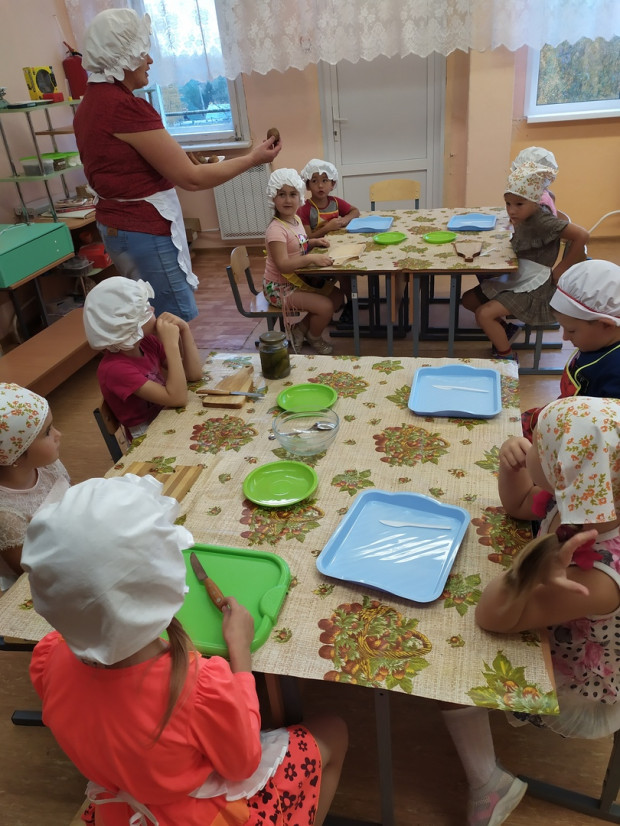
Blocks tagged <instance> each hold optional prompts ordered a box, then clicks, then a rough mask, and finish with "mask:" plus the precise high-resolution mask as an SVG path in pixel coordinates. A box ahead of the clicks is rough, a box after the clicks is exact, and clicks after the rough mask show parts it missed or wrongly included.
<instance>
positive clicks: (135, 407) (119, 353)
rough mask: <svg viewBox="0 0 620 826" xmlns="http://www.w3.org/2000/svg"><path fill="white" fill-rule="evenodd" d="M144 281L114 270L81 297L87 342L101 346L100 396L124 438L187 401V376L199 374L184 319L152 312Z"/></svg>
mask: <svg viewBox="0 0 620 826" xmlns="http://www.w3.org/2000/svg"><path fill="white" fill-rule="evenodd" d="M153 297H154V293H153V288H152V287H151V285H150V284H148V283H147V282H146V281H141V280H138V281H133V280H132V279H130V278H123V277H122V276H115V277H112V278H106V279H105V280H104V281H102V282H101V283H100V284H97V286H96V287H94V288H93V289H92V290H91V291H90V292H89V293H88V295H87V296H86V300H85V302H84V328H85V330H86V337H87V339H88V343H89V344H90V346H91V347H92V348H93V349H95V350H104V351H105V352H104V355H103V358H102V359H101V362H100V364H99V367H98V368H97V378H98V379H99V386H100V388H101V392H102V394H103V398H104V399H105V401H106V402H107V403H108V405H109V406H110V409H111V410H112V412H113V413H114V415H115V416H116V418H117V419H118V420H119V422H120V423H121V424H122V425H123V427H124V428H125V430H126V432H127V438H128V439H129V441H131V440H133V439H135V438H136V437H137V436H141V435H142V434H143V433H146V429H147V427H148V426H149V424H150V423H151V422H152V421H153V419H154V418H155V416H157V414H158V413H159V411H160V410H162V408H164V407H184V406H185V405H186V404H187V382H188V381H198V380H199V379H200V378H202V363H201V360H200V355H199V354H198V350H197V348H196V342H195V341H194V337H193V336H192V332H191V330H190V328H189V325H188V323H187V322H186V321H184V320H183V319H182V318H179V317H178V316H175V315H173V314H172V313H162V314H161V315H160V316H158V317H157V318H155V315H154V311H153V308H152V307H151V305H150V304H149V299H150V298H153Z"/></svg>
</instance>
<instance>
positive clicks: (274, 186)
mask: <svg viewBox="0 0 620 826" xmlns="http://www.w3.org/2000/svg"><path fill="white" fill-rule="evenodd" d="M283 186H292V187H294V188H295V189H296V190H297V192H299V205H300V206H303V204H305V202H306V184H305V183H304V182H303V181H302V180H301V178H300V177H299V175H298V174H297V171H296V170H295V169H276V170H275V172H272V173H271V175H270V176H269V180H268V181H267V189H266V190H265V191H266V192H267V197H268V198H269V200H270V201H272V202H273V199H274V198H275V197H276V195H277V194H278V190H279V189H282V187H283Z"/></svg>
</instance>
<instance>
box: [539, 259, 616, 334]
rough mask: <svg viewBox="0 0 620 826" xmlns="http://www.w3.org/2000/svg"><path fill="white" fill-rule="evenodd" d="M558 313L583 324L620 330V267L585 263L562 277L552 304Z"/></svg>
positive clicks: (600, 262)
mask: <svg viewBox="0 0 620 826" xmlns="http://www.w3.org/2000/svg"><path fill="white" fill-rule="evenodd" d="M549 303H550V304H551V306H552V307H553V309H554V310H557V311H558V313H563V314H564V315H568V316H570V317H571V318H580V319H582V320H583V321H600V320H601V319H605V320H606V321H611V322H612V323H613V324H615V325H616V327H620V267H619V266H618V265H617V264H612V263H611V262H610V261H581V262H579V264H573V266H572V267H570V268H569V269H567V270H566V272H565V273H563V274H562V275H561V276H560V280H559V281H558V286H557V289H556V291H555V293H554V294H553V297H552V298H551V301H550V302H549Z"/></svg>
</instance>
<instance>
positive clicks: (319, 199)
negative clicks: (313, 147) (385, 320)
mask: <svg viewBox="0 0 620 826" xmlns="http://www.w3.org/2000/svg"><path fill="white" fill-rule="evenodd" d="M299 174H300V176H301V178H302V180H303V181H304V182H305V184H306V188H307V189H308V190H309V191H310V195H311V197H310V198H309V199H308V200H307V201H306V202H305V203H304V204H302V206H300V207H299V209H298V210H297V214H298V215H299V217H300V218H301V221H302V223H303V225H304V229H305V230H306V235H307V236H308V238H323V236H325V235H327V233H328V232H336V231H337V230H340V229H344V228H345V227H346V226H347V225H348V224H349V222H350V221H352V220H353V218H359V214H360V211H359V209H358V208H357V207H354V206H351V204H349V203H347V201H343V200H342V198H338V197H337V196H336V195H332V194H331V192H332V190H333V189H335V187H336V184H337V183H338V170H337V169H336V167H335V166H334V165H333V163H330V162H329V161H323V160H321V159H320V158H313V159H312V160H311V161H308V163H307V164H306V165H305V166H304V168H303V169H302V170H301V172H300V173H299ZM340 288H341V290H342V291H343V293H344V294H345V297H346V299H347V302H346V304H345V305H344V308H343V310H342V312H341V313H340V318H339V319H338V321H339V323H341V324H352V323H353V311H352V309H351V282H350V281H349V279H348V278H342V279H341V280H340Z"/></svg>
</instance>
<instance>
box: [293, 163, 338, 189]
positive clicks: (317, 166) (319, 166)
mask: <svg viewBox="0 0 620 826" xmlns="http://www.w3.org/2000/svg"><path fill="white" fill-rule="evenodd" d="M299 174H300V175H301V177H302V179H303V180H304V181H309V180H310V178H311V177H312V176H313V175H315V174H318V175H323V174H325V175H327V177H328V178H329V180H330V181H332V182H333V183H334V184H337V183H338V170H337V169H336V167H335V166H334V165H333V163H330V162H329V161H322V160H321V159H320V158H312V160H311V161H308V163H307V164H306V165H305V166H304V168H303V169H302V170H301V172H300V173H299Z"/></svg>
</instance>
